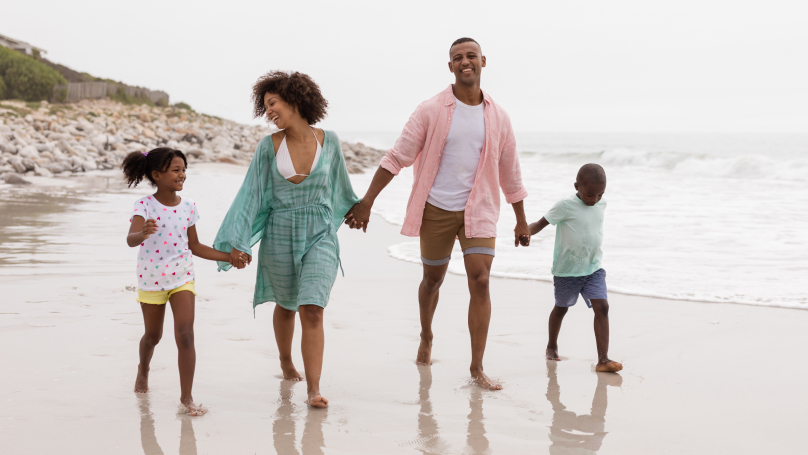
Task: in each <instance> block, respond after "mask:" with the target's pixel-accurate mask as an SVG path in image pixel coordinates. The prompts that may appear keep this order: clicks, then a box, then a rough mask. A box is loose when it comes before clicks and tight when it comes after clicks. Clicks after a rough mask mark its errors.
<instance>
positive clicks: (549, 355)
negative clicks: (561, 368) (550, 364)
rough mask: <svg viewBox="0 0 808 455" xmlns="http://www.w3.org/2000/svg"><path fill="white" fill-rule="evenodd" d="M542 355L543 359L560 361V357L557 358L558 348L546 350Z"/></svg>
mask: <svg viewBox="0 0 808 455" xmlns="http://www.w3.org/2000/svg"><path fill="white" fill-rule="evenodd" d="M544 354H545V355H544V358H545V359H547V360H561V357H559V356H558V348H547V350H546V351H544Z"/></svg>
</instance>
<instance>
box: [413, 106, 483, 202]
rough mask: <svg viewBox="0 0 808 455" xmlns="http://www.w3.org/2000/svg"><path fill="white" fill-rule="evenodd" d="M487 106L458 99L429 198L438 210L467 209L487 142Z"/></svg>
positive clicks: (428, 200)
mask: <svg viewBox="0 0 808 455" xmlns="http://www.w3.org/2000/svg"><path fill="white" fill-rule="evenodd" d="M484 104H485V103H480V104H478V105H477V106H469V105H468V104H463V103H461V102H460V100H458V99H457V98H455V109H454V113H453V114H452V125H451V126H450V127H449V134H447V135H446V142H445V143H444V145H443V151H442V152H441V156H440V164H439V165H438V173H437V175H435V183H433V184H432V189H431V190H429V197H428V198H427V202H429V203H430V204H432V205H434V206H435V207H438V208H442V209H443V210H449V211H451V212H459V211H461V210H465V209H466V203H467V202H468V200H469V195H470V194H471V189H472V187H474V178H475V177H476V175H477V165H478V164H479V163H480V154H481V153H482V151H483V144H484V143H485V115H484V114H485V106H484Z"/></svg>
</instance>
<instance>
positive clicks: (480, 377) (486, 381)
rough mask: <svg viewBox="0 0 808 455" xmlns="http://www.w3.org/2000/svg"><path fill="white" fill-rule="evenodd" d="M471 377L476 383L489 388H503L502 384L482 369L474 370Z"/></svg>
mask: <svg viewBox="0 0 808 455" xmlns="http://www.w3.org/2000/svg"><path fill="white" fill-rule="evenodd" d="M471 379H472V380H474V383H475V384H477V385H478V386H480V387H482V388H484V389H488V390H502V384H498V383H496V382H494V381H492V380H491V378H489V377H488V376H487V375H486V374H485V373H483V372H482V371H478V372H476V373H475V372H472V373H471Z"/></svg>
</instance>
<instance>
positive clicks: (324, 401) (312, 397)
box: [306, 392, 328, 408]
mask: <svg viewBox="0 0 808 455" xmlns="http://www.w3.org/2000/svg"><path fill="white" fill-rule="evenodd" d="M306 403H308V405H309V406H311V407H313V408H327V407H328V398H325V397H324V396H322V395H320V393H319V392H316V393H310V394H309V399H308V400H306Z"/></svg>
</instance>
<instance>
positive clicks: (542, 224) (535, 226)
mask: <svg viewBox="0 0 808 455" xmlns="http://www.w3.org/2000/svg"><path fill="white" fill-rule="evenodd" d="M549 224H550V223H549V222H548V221H547V220H546V219H545V218H544V217H541V219H540V220H539V221H536V222H535V223H530V225H529V226H528V229H530V235H536V234H538V233H539V232H541V230H542V229H544V228H546V227H547V226H548V225H549Z"/></svg>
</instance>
